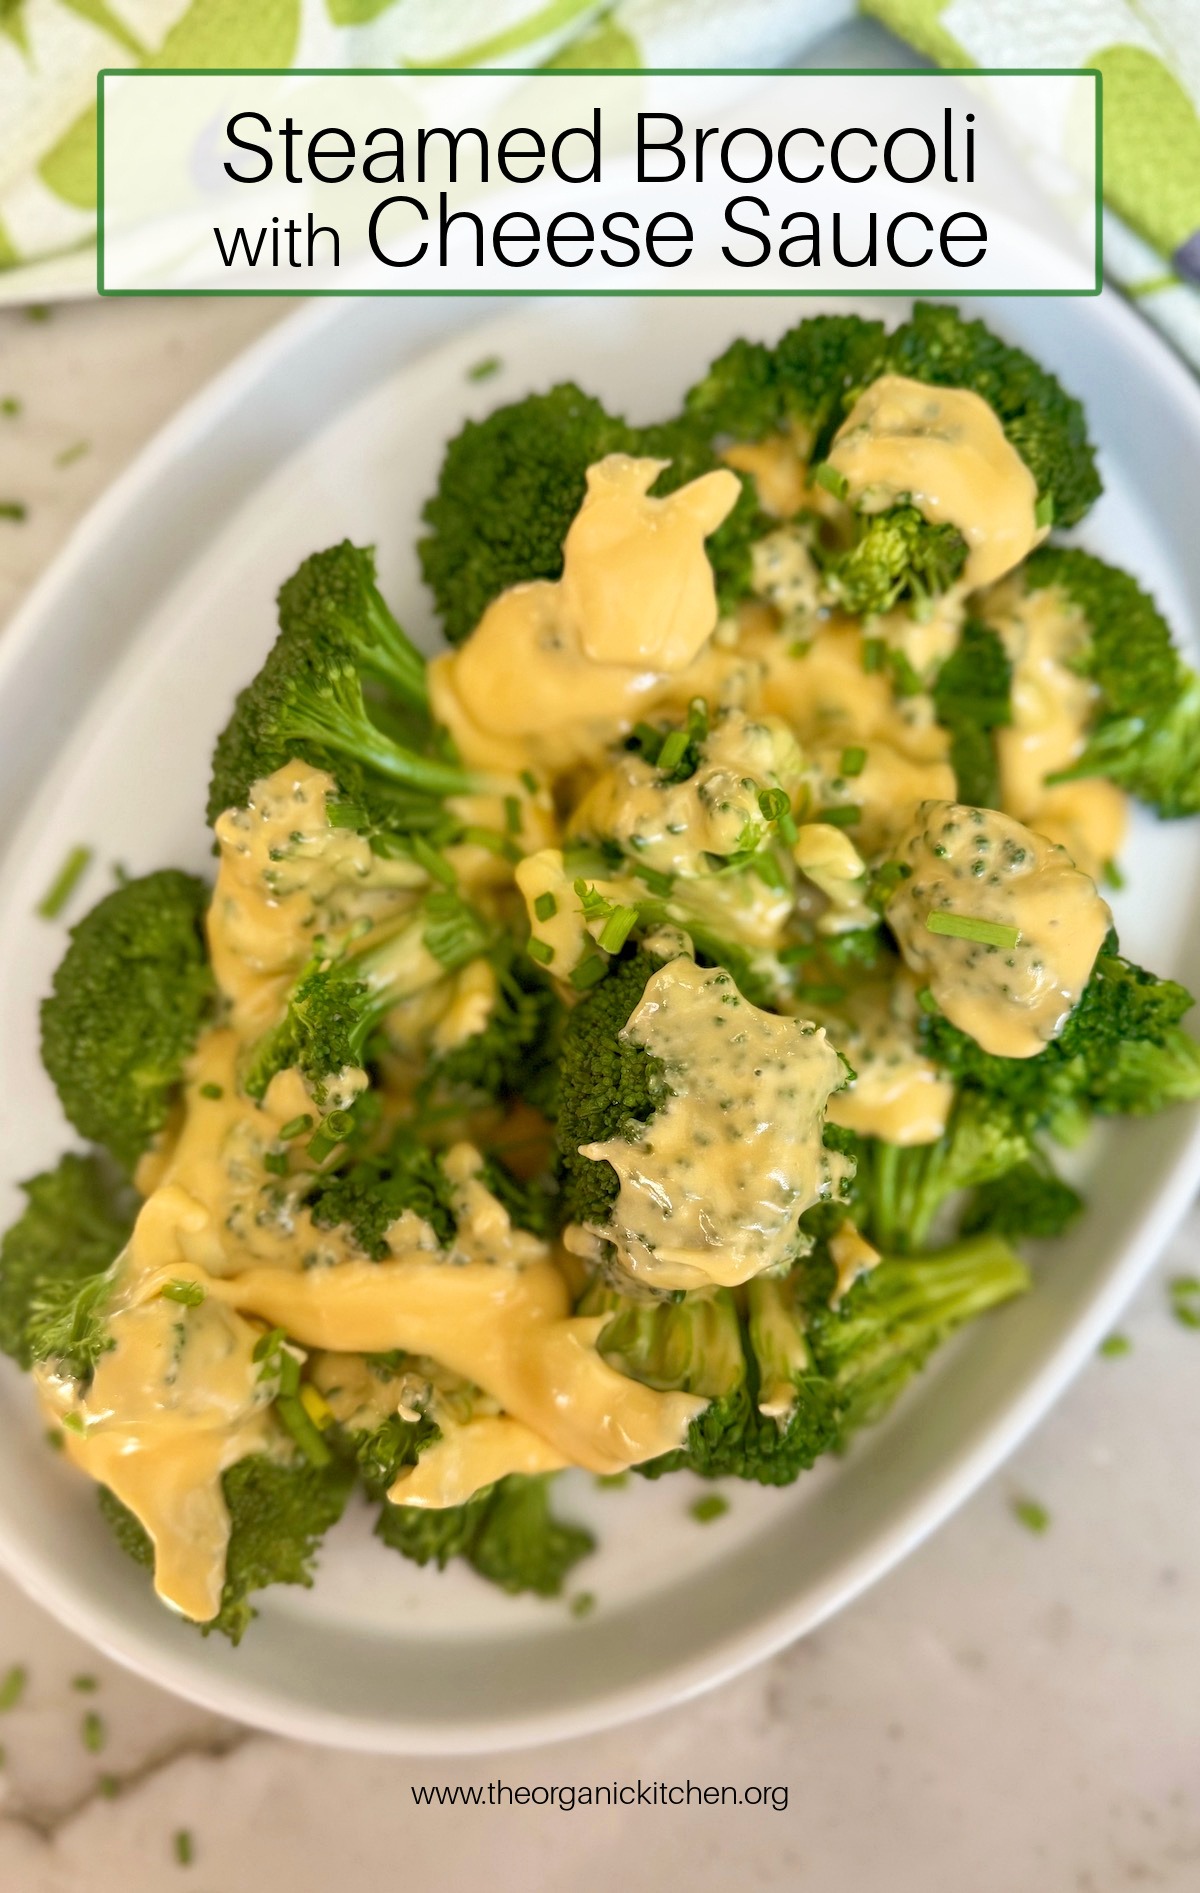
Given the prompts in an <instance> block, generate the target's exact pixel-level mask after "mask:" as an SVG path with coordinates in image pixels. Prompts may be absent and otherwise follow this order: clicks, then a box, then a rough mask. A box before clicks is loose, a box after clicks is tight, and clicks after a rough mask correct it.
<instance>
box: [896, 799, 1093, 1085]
mask: <svg viewBox="0 0 1200 1893" xmlns="http://www.w3.org/2000/svg"><path fill="white" fill-rule="evenodd" d="M899 859H900V860H902V861H903V862H905V863H906V864H907V865H908V866H909V867H910V868H911V869H912V876H911V879H909V880H907V881H904V882H902V883H901V885H900V887H899V888H898V889H897V891H896V893H895V894H894V895H893V896H892V899H891V900H890V901H889V903H888V909H887V916H888V920H889V921H890V923H891V925H892V928H893V930H894V932H895V935H896V938H897V940H898V941H899V943H900V948H901V951H902V952H903V954H904V957H905V959H906V960H907V961H908V964H909V965H910V966H911V967H912V969H913V971H914V972H916V973H918V974H920V975H922V976H923V977H924V978H926V979H927V980H928V982H929V988H930V991H931V992H932V994H933V997H934V998H935V999H936V1000H937V1003H938V1005H939V1006H940V1007H941V1009H942V1011H943V1012H944V1013H945V1015H946V1017H947V1018H948V1019H949V1020H950V1021H951V1023H952V1024H954V1025H956V1026H958V1027H959V1029H960V1030H961V1031H963V1032H966V1033H967V1034H968V1035H969V1036H970V1037H971V1038H973V1039H974V1040H975V1041H976V1043H977V1044H978V1045H981V1046H982V1047H983V1049H984V1051H985V1052H994V1053H996V1054H997V1055H998V1056H1000V1057H1002V1058H1032V1057H1034V1056H1035V1055H1036V1053H1038V1052H1040V1051H1042V1050H1044V1048H1045V1047H1046V1045H1048V1044H1049V1042H1050V1041H1051V1039H1054V1038H1057V1036H1058V1034H1059V1033H1060V1032H1061V1031H1062V1029H1063V1026H1064V1025H1065V1024H1066V1022H1067V1019H1068V1018H1069V1016H1070V1013H1071V1010H1072V1008H1073V1007H1074V1006H1075V1005H1076V1004H1077V1003H1078V1001H1079V999H1080V996H1081V995H1082V992H1083V989H1084V987H1085V986H1086V984H1087V981H1088V978H1089V976H1090V974H1091V970H1092V967H1093V966H1094V964H1095V961H1096V955H1097V954H1098V953H1099V951H1100V948H1101V946H1102V945H1103V943H1104V938H1105V935H1106V934H1107V932H1108V930H1109V928H1110V927H1111V926H1112V915H1111V914H1110V913H1109V910H1108V907H1107V905H1106V904H1105V902H1104V901H1102V900H1101V898H1100V896H1099V894H1097V892H1096V889H1095V887H1094V886H1093V884H1092V882H1091V881H1090V880H1089V879H1088V877H1087V875H1086V874H1080V873H1079V871H1078V870H1077V869H1076V868H1074V867H1073V866H1072V865H1071V860H1070V857H1069V856H1068V855H1067V853H1066V851H1065V849H1063V848H1060V847H1058V846H1057V845H1056V844H1055V843H1053V842H1049V841H1046V840H1045V839H1044V838H1043V837H1042V836H1041V835H1035V834H1034V833H1033V832H1032V830H1030V829H1028V828H1023V827H1022V826H1021V824H1020V822H1015V821H1013V819H1012V818H1011V816H1008V815H1001V814H998V813H997V812H996V811H995V810H993V809H977V808H964V807H962V806H961V805H959V804H956V803H950V802H927V803H925V804H924V805H923V806H922V807H921V808H920V809H918V811H917V816H916V820H915V822H914V824H913V827H912V829H911V831H910V833H909V835H908V836H907V838H906V840H905V841H904V843H903V844H902V846H901V848H900V850H899ZM934 914H942V915H949V916H955V917H958V918H962V919H965V920H967V921H971V920H979V921H984V922H993V923H996V924H998V925H1000V926H1002V927H1009V928H1015V929H1016V930H1017V940H1016V944H1015V945H1013V946H998V945H985V944H982V943H981V942H980V941H978V940H973V939H956V938H954V937H952V936H948V935H945V934H941V933H935V932H931V931H930V929H929V928H928V926H927V925H926V922H927V921H928V919H929V918H930V916H931V915H934Z"/></svg>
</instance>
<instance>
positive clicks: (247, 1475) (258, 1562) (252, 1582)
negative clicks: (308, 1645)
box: [100, 1453, 354, 1644]
mask: <svg viewBox="0 0 1200 1893" xmlns="http://www.w3.org/2000/svg"><path fill="white" fill-rule="evenodd" d="M353 1482H354V1475H353V1469H352V1467H351V1466H350V1465H349V1464H347V1463H346V1462H345V1461H342V1460H339V1459H336V1458H331V1459H330V1461H329V1463H328V1465H325V1466H320V1467H318V1466H312V1465H310V1464H309V1463H308V1461H307V1460H303V1459H297V1460H295V1461H282V1460H277V1459H273V1458H271V1457H269V1456H268V1455H267V1454H266V1453H251V1454H249V1455H248V1456H247V1457H246V1458H245V1459H239V1460H237V1461H236V1463H235V1464H234V1465H232V1466H230V1468H229V1470H228V1472H226V1473H225V1474H224V1476H223V1478H222V1480H221V1486H222V1490H223V1492H224V1495H225V1503H226V1505H227V1507H228V1508H229V1523H230V1533H229V1549H228V1553H227V1556H226V1563H225V1587H224V1590H223V1591H222V1593H221V1608H220V1610H219V1612H218V1614H217V1615H216V1616H215V1617H214V1618H212V1620H211V1621H210V1622H209V1623H204V1624H201V1625H199V1628H200V1629H201V1630H202V1631H203V1633H204V1635H205V1636H207V1635H208V1634H209V1633H210V1631H213V1630H219V1631H220V1632H221V1633H222V1635H223V1636H226V1637H228V1638H229V1640H230V1642H231V1643H235V1644H236V1643H240V1642H241V1640H242V1637H243V1635H244V1634H245V1632H246V1629H247V1627H248V1625H249V1624H250V1622H251V1621H252V1619H253V1618H254V1617H256V1616H257V1615H258V1612H257V1611H256V1609H255V1608H254V1606H253V1604H252V1603H251V1602H250V1595H251V1593H252V1592H255V1591H260V1590H262V1589H264V1588H265V1587H266V1586H267V1585H268V1584H303V1585H304V1586H305V1588H306V1589H308V1588H310V1587H311V1585H312V1581H313V1561H314V1558H315V1556H316V1551H317V1547H318V1545H319V1544H320V1542H321V1539H322V1538H323V1537H324V1536H325V1533H326V1532H327V1531H328V1530H329V1529H330V1527H331V1526H333V1525H336V1523H337V1521H338V1519H339V1518H340V1517H341V1515H342V1513H343V1511H344V1510H345V1507H346V1500H347V1499H348V1497H349V1496H350V1491H351V1487H352V1485H353ZM100 1509H101V1511H102V1512H103V1513H104V1516H105V1518H106V1519H107V1521H108V1523H109V1524H110V1525H111V1527H112V1529H113V1531H114V1532H115V1534H116V1537H117V1541H118V1543H119V1544H120V1546H121V1548H122V1550H124V1551H126V1552H128V1553H129V1555H130V1557H132V1558H135V1559H136V1560H137V1562H138V1563H139V1564H141V1565H145V1567H146V1568H147V1570H153V1568H154V1547H153V1545H152V1544H151V1542H150V1539H149V1537H148V1535H147V1533H146V1532H145V1531H144V1530H143V1528H142V1526H141V1525H140V1524H139V1523H138V1521H137V1519H136V1518H135V1517H134V1515H133V1513H132V1512H131V1511H129V1510H128V1509H127V1507H126V1506H124V1505H122V1503H121V1501H120V1500H119V1499H118V1498H116V1497H115V1496H114V1494H113V1493H112V1492H110V1491H109V1489H108V1487H107V1486H101V1488H100Z"/></svg>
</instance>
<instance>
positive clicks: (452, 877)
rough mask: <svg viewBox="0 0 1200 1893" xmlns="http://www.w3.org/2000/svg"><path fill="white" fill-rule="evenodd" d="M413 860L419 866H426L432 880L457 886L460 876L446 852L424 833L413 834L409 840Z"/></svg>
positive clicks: (443, 884)
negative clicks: (440, 851)
mask: <svg viewBox="0 0 1200 1893" xmlns="http://www.w3.org/2000/svg"><path fill="white" fill-rule="evenodd" d="M408 845H409V847H410V848H411V850H412V857H413V860H414V861H415V862H416V863H417V866H418V867H422V868H424V870H425V872H426V874H427V875H428V876H429V878H430V880H431V881H440V882H441V884H442V886H443V887H457V886H458V876H457V875H456V874H455V872H454V869H453V868H452V867H451V866H450V863H449V862H448V861H447V859H446V857H445V855H444V854H439V852H438V850H437V849H436V848H434V847H433V846H431V844H430V843H429V842H427V841H426V839H425V837H424V835H413V836H412V837H411V838H410V840H409V844H408Z"/></svg>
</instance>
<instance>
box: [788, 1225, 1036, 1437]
mask: <svg viewBox="0 0 1200 1893" xmlns="http://www.w3.org/2000/svg"><path fill="white" fill-rule="evenodd" d="M811 1284H812V1286H811V1291H810V1292H811V1300H810V1307H809V1317H808V1335H809V1343H810V1346H811V1348H812V1353H813V1360H814V1363H815V1365H816V1368H817V1371H818V1372H819V1373H821V1374H822V1375H823V1376H824V1377H825V1379H826V1380H827V1381H828V1382H829V1383H830V1385H831V1387H832V1389H833V1393H834V1397H835V1398H836V1401H837V1404H838V1410H839V1414H840V1423H841V1437H842V1438H843V1439H844V1438H845V1437H846V1436H848V1435H849V1434H850V1433H852V1432H854V1430H855V1429H856V1428H857V1427H859V1426H864V1425H866V1424H868V1423H869V1422H871V1421H874V1420H878V1419H881V1418H882V1416H883V1414H884V1413H885V1412H886V1411H887V1409H888V1408H889V1407H890V1406H891V1404H892V1402H893V1401H894V1400H895V1398H896V1396H897V1394H899V1393H900V1392H901V1391H902V1390H903V1388H904V1387H905V1386H907V1384H908V1382H909V1381H910V1380H911V1379H912V1377H913V1375H914V1374H916V1373H917V1372H919V1370H920V1369H921V1368H922V1367H923V1366H924V1365H925V1363H926V1361H927V1360H928V1359H929V1356H930V1355H931V1354H932V1353H933V1351H934V1349H935V1348H937V1347H938V1346H939V1345H940V1344H941V1342H943V1341H944V1340H945V1339H946V1338H947V1337H948V1336H949V1335H950V1334H951V1333H952V1332H953V1331H954V1330H955V1329H957V1328H959V1327H961V1326H962V1324H963V1323H964V1322H966V1321H972V1320H974V1318H975V1316H976V1315H981V1314H984V1313H985V1312H986V1311H987V1310H988V1309H989V1308H995V1307H997V1306H998V1305H999V1304H1000V1303H1001V1302H1005V1301H1009V1300H1011V1298H1012V1297H1013V1296H1014V1295H1021V1294H1024V1292H1025V1290H1026V1289H1027V1288H1028V1287H1029V1285H1030V1276H1029V1270H1028V1269H1027V1268H1026V1266H1025V1264H1024V1263H1023V1262H1022V1261H1021V1260H1020V1258H1019V1257H1018V1256H1016V1255H1014V1253H1013V1251H1012V1250H1011V1249H1010V1248H1009V1247H1008V1245H1007V1243H1005V1242H1003V1241H1002V1240H1001V1239H1000V1238H999V1237H998V1236H995V1235H986V1236H976V1237H974V1238H972V1239H971V1240H969V1241H964V1242H959V1243H956V1244H955V1245H954V1246H953V1247H952V1248H948V1249H941V1250H937V1251H935V1252H933V1253H932V1254H929V1255H919V1256H903V1257H894V1256H885V1257H884V1259H883V1261H882V1262H880V1263H879V1264H878V1266H877V1267H875V1268H873V1269H871V1270H870V1271H869V1273H867V1274H866V1275H863V1276H860V1277H859V1279H858V1280H857V1282H855V1284H854V1286H853V1287H852V1288H851V1289H850V1291H849V1293H848V1294H847V1295H845V1296H844V1297H843V1299H842V1300H841V1302H840V1303H838V1305H837V1306H836V1307H835V1306H833V1305H832V1301H831V1291H832V1288H833V1270H832V1266H831V1265H829V1266H827V1267H826V1269H825V1271H824V1275H823V1276H822V1271H821V1270H820V1269H819V1268H817V1269H814V1270H813V1271H812V1277H811Z"/></svg>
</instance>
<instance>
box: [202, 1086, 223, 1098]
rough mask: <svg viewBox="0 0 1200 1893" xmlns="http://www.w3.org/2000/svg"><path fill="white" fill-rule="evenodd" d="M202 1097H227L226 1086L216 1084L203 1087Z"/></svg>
mask: <svg viewBox="0 0 1200 1893" xmlns="http://www.w3.org/2000/svg"><path fill="white" fill-rule="evenodd" d="M200 1096H201V1097H202V1098H223V1097H224V1096H225V1087H224V1085H214V1084H207V1085H201V1087H200Z"/></svg>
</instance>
